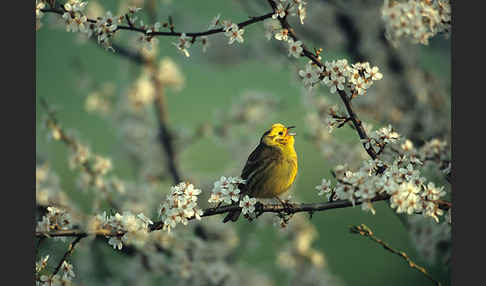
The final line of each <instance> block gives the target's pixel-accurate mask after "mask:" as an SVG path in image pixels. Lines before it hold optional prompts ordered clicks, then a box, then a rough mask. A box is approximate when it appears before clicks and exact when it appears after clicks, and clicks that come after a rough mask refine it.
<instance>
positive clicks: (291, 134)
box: [287, 126, 297, 136]
mask: <svg viewBox="0 0 486 286" xmlns="http://www.w3.org/2000/svg"><path fill="white" fill-rule="evenodd" d="M292 128H295V126H289V127H287V134H288V135H290V136H295V135H297V133H295V132H290V129H292Z"/></svg>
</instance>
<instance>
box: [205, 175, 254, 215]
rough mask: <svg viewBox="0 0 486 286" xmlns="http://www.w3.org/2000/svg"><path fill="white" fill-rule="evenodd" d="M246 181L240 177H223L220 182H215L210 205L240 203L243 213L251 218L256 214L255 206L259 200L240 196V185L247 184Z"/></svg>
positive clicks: (209, 200)
mask: <svg viewBox="0 0 486 286" xmlns="http://www.w3.org/2000/svg"><path fill="white" fill-rule="evenodd" d="M245 183H246V181H245V180H243V179H241V178H240V177H225V176H222V177H221V178H220V179H219V180H218V181H216V182H214V186H213V189H212V191H211V196H210V197H209V199H208V202H209V203H222V202H224V203H227V204H231V203H233V202H235V203H238V205H239V206H240V207H241V213H242V214H243V215H245V216H246V217H249V218H250V217H251V216H252V215H253V214H254V212H255V204H256V203H257V200H256V199H255V198H250V197H249V196H248V195H245V196H244V197H242V196H241V194H240V187H241V186H240V185H241V184H245Z"/></svg>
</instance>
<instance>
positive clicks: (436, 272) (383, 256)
mask: <svg viewBox="0 0 486 286" xmlns="http://www.w3.org/2000/svg"><path fill="white" fill-rule="evenodd" d="M104 3H105V2H104ZM106 3H107V4H106V5H105V4H104V5H105V7H106V8H111V9H114V7H116V4H115V1H106ZM238 7H239V6H238V5H236V4H235V3H233V2H231V1H174V3H173V4H172V5H171V10H170V11H179V12H178V13H179V14H181V11H184V13H188V15H185V17H184V19H192V22H189V23H187V22H186V23H184V25H185V26H192V27H194V28H195V29H196V30H199V29H197V27H201V30H202V29H204V28H205V27H207V23H208V22H209V21H210V19H212V17H214V16H215V15H216V14H217V13H221V14H222V15H223V17H222V18H223V19H226V18H230V19H234V20H235V21H241V20H245V17H246V13H243V12H240V11H239V9H238ZM114 11H116V9H114ZM160 15H167V14H165V13H164V12H163V11H162V12H161V13H160ZM176 23H177V21H176ZM261 32H262V27H261V24H260V25H254V26H250V27H248V28H247V29H246V31H245V42H250V41H256V40H262V37H261ZM125 33H126V32H125ZM172 41H175V39H174V38H167V39H164V38H160V42H159V45H160V48H159V55H160V56H161V57H163V56H169V57H171V58H172V59H173V60H174V61H176V63H177V64H178V65H179V66H180V67H181V70H182V72H183V74H184V76H185V78H186V81H187V83H186V87H185V88H184V89H183V90H182V91H181V92H178V93H173V92H171V91H169V92H168V107H169V113H170V114H169V121H170V124H171V126H172V127H173V128H174V129H177V128H178V127H188V128H190V127H194V126H196V125H198V124H200V123H201V122H204V121H207V120H208V114H209V115H210V116H212V115H213V114H215V112H216V111H217V110H220V109H224V108H225V107H229V106H230V104H231V103H232V102H233V101H234V100H235V99H236V97H237V96H238V95H240V94H241V93H242V92H244V91H246V90H249V89H251V90H260V91H264V92H269V93H272V94H274V95H276V96H277V97H278V98H279V99H280V100H281V101H282V102H283V105H282V108H281V109H279V110H278V111H277V112H276V113H275V114H272V119H274V120H275V122H277V121H280V122H285V123H289V124H294V125H297V126H298V127H299V126H304V125H305V122H304V118H305V114H306V110H305V109H304V107H303V106H302V104H301V102H302V100H301V98H300V97H301V95H300V94H301V92H300V88H299V87H298V86H297V85H295V84H294V83H293V82H289V78H290V72H291V71H292V70H291V68H290V66H289V67H283V68H281V67H274V66H272V65H270V64H269V63H266V62H262V61H261V60H254V59H252V58H251V56H250V57H248V58H247V59H245V60H244V61H241V62H238V63H236V64H229V65H215V64H212V63H211V61H210V60H209V59H207V58H206V57H205V56H204V55H202V54H201V53H200V52H199V51H198V50H200V49H199V48H197V47H194V48H193V49H191V52H192V54H191V58H190V59H186V58H185V57H183V56H181V55H180V54H178V53H177V51H176V49H175V48H174V47H173V46H172V45H171V44H170V43H171V42H172ZM435 47H436V46H434V42H432V44H431V45H430V46H429V47H423V48H421V49H422V50H423V53H422V54H423V63H424V67H425V68H427V69H429V70H430V71H431V72H433V73H435V74H437V75H439V76H442V77H449V76H450V54H448V51H447V50H446V52H445V53H444V52H440V53H436V52H434V51H435V50H434V49H435ZM230 48H233V49H238V47H237V46H236V47H228V49H230ZM334 52H335V53H336V54H340V51H334ZM79 63H81V65H82V67H83V68H84V69H85V70H86V71H89V74H90V76H91V77H92V78H93V79H96V81H97V82H98V83H103V82H105V81H110V82H113V83H115V84H116V85H117V88H118V89H123V88H126V84H127V82H131V81H133V79H134V75H137V67H136V66H134V65H131V64H130V63H128V62H127V61H126V60H125V59H122V58H121V57H118V56H117V55H114V54H112V53H110V52H106V51H104V50H103V49H101V48H99V47H97V46H96V45H95V44H93V43H87V44H84V45H79V44H76V43H75V34H73V33H67V32H65V31H64V30H62V29H52V28H49V27H47V26H44V27H43V28H41V29H40V30H39V31H38V32H37V33H36V98H37V104H36V122H37V123H36V124H37V129H36V130H37V132H36V150H37V154H38V155H39V156H40V157H42V158H43V159H47V160H48V161H49V162H50V164H51V166H53V168H54V169H55V170H56V172H57V173H58V175H59V176H60V178H61V184H62V186H63V188H64V189H65V190H68V193H69V194H70V195H71V196H72V197H74V198H78V199H79V200H82V199H83V198H82V195H80V194H79V193H77V192H75V191H73V190H74V189H75V179H76V178H77V174H76V172H73V171H71V170H69V168H68V167H67V160H66V158H67V154H68V153H67V150H66V148H65V146H64V145H63V144H62V143H60V142H53V141H51V140H48V139H47V135H46V132H45V128H44V127H43V124H42V120H41V119H42V118H44V117H43V116H44V111H43V109H42V108H41V107H40V104H39V98H40V97H44V98H45V99H46V100H47V101H48V102H49V103H50V104H51V105H52V106H53V107H55V108H56V109H57V110H58V118H59V120H60V122H61V123H62V125H63V126H64V127H66V128H67V129H72V130H75V131H76V134H78V135H79V137H81V138H82V139H83V140H84V141H85V142H87V143H89V145H90V146H91V148H92V150H94V151H95V152H97V153H99V154H103V155H107V156H109V157H110V158H112V160H113V164H114V166H115V169H114V173H116V174H117V175H118V176H119V177H122V178H126V179H131V178H132V176H133V172H132V171H131V169H130V164H129V163H128V160H127V157H126V156H124V154H123V152H122V150H121V149H120V148H119V145H118V144H117V140H118V138H117V133H116V130H113V125H112V124H111V123H110V122H109V121H107V120H105V119H103V118H102V117H100V116H93V115H91V114H88V113H87V112H85V111H84V108H83V107H84V99H85V96H86V95H87V91H86V90H83V89H80V88H77V86H79V84H78V81H79V72H78V68H76V66H79ZM385 78H386V77H385ZM385 80H386V79H385ZM378 84H379V83H378ZM188 104H189V105H191V106H189V107H188ZM188 109H189V110H190V111H189V112H188ZM357 112H358V114H359V110H358V111H357ZM270 123H271V122H262V124H261V126H262V127H261V129H259V130H257V131H256V132H255V134H249V135H248V136H251V138H255V140H253V141H255V144H256V141H257V138H259V136H260V135H261V132H262V130H264V129H265V128H266V127H267V126H268V125H269V124H270ZM337 134H338V135H337V136H340V135H343V136H349V137H347V138H346V140H355V141H356V143H358V140H357V136H356V135H355V134H354V133H352V131H349V132H348V131H346V130H344V131H341V130H338V131H337ZM299 139H300V138H298V137H297V142H296V148H297V151H298V153H299V177H298V181H297V183H296V188H294V191H295V192H298V193H299V194H300V197H301V198H302V200H305V201H315V200H317V199H319V198H318V197H317V196H316V194H315V190H314V187H315V186H316V185H317V184H319V183H320V181H321V179H322V178H323V177H329V168H330V167H332V166H330V165H329V164H327V163H326V162H325V161H323V160H322V156H321V155H320V154H319V152H318V150H316V148H315V147H313V146H312V145H311V144H310V143H308V142H306V141H304V140H303V139H300V140H299ZM250 141H251V140H250ZM252 144H253V143H252ZM231 158H232V156H231V154H230V153H229V150H228V148H225V146H223V145H221V144H214V141H213V140H211V139H203V140H201V141H199V142H198V143H196V144H194V145H192V146H190V147H189V148H188V149H186V150H184V151H183V153H182V154H180V166H181V170H182V172H183V173H184V174H188V175H191V174H192V173H194V174H197V173H198V172H201V173H204V174H205V175H206V176H213V177H214V178H215V180H216V179H217V178H218V177H219V176H221V175H223V174H221V172H222V171H223V170H224V169H225V168H226V167H227V166H228V164H232V165H234V164H235V163H234V162H230V161H231ZM243 163H244V162H237V163H236V164H241V165H243ZM206 191H208V190H206ZM375 206H376V210H377V214H376V215H371V214H369V213H365V212H363V211H361V209H360V207H356V208H347V209H337V210H330V211H326V212H322V213H317V214H315V215H314V216H313V218H312V221H311V222H312V223H313V224H314V225H315V226H316V228H317V230H318V232H319V236H318V238H317V239H316V240H315V241H314V244H313V247H314V248H316V249H318V250H320V251H322V252H323V253H324V255H325V259H326V263H327V265H328V267H329V270H330V272H331V273H333V274H335V275H336V276H339V277H340V278H341V279H342V281H343V282H344V283H345V284H347V285H430V284H431V282H430V281H429V280H428V279H427V278H426V277H425V276H424V275H422V274H421V273H419V272H418V271H415V270H413V269H411V268H409V267H408V266H407V264H406V263H405V262H404V260H402V259H401V258H399V257H397V256H395V255H393V254H391V253H390V252H387V251H385V250H383V249H382V248H381V247H380V246H379V245H377V244H375V243H373V242H371V241H369V240H368V239H365V238H363V237H360V236H357V235H355V234H351V233H350V232H349V230H348V229H349V226H350V225H358V224H361V223H364V224H366V225H368V226H370V227H371V228H372V229H373V230H374V231H375V234H376V235H377V236H378V237H379V238H382V239H384V240H385V241H386V242H388V243H389V244H390V245H392V246H393V247H395V248H396V249H400V250H403V251H405V252H406V253H408V254H409V255H410V256H411V257H412V258H413V259H414V261H416V262H417V263H418V264H419V265H423V266H425V267H426V268H427V269H428V270H429V271H430V273H431V275H432V276H433V277H436V278H438V279H439V280H440V281H441V282H442V283H443V285H449V284H450V279H449V275H450V273H449V272H448V269H447V268H446V267H445V266H440V265H438V266H434V265H428V264H427V263H426V262H425V261H422V260H421V259H420V258H419V256H418V254H417V252H416V251H415V250H414V247H413V245H412V243H411V241H410V238H409V234H408V233H407V231H406V229H405V228H404V227H403V225H402V224H401V222H400V220H399V218H398V217H397V216H396V215H395V214H394V213H393V211H392V210H390V209H389V207H388V206H387V205H386V204H385V203H375ZM238 227H239V228H240V230H242V231H250V232H251V231H258V232H262V233H261V235H260V234H259V239H261V244H259V246H258V249H252V250H248V249H245V250H242V251H241V253H240V254H241V256H240V257H241V259H242V260H241V262H242V263H248V264H250V265H253V266H255V265H257V266H258V267H261V269H265V270H266V271H268V272H269V273H272V274H273V278H274V279H276V281H283V280H285V277H286V274H285V271H283V270H281V269H280V268H279V267H278V266H277V265H276V263H275V261H276V260H275V251H276V250H277V249H278V248H279V244H278V239H277V238H276V234H275V230H274V229H260V228H258V229H256V227H255V225H254V224H248V222H247V221H244V220H240V221H239V222H238Z"/></svg>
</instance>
